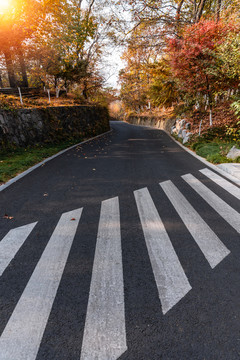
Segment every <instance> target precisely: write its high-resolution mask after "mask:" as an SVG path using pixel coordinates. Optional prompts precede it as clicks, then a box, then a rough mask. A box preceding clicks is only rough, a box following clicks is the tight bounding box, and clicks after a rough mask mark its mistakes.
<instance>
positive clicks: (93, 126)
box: [0, 106, 110, 147]
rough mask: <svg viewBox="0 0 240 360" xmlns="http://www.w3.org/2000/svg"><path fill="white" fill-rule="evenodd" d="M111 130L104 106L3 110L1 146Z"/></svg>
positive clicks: (74, 137)
mask: <svg viewBox="0 0 240 360" xmlns="http://www.w3.org/2000/svg"><path fill="white" fill-rule="evenodd" d="M109 129H110V127H109V114H108V110H107V108H105V107H102V106H64V107H63V106H62V107H48V108H38V109H20V110H0V147H7V146H9V145H17V146H23V147H24V146H28V145H34V144H36V143H38V144H41V143H57V142H60V141H64V140H72V139H80V138H85V137H92V136H96V135H99V134H101V133H104V132H106V131H108V130H109Z"/></svg>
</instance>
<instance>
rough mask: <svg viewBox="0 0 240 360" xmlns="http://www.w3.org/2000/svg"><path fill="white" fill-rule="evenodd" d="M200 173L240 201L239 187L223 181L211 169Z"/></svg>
mask: <svg viewBox="0 0 240 360" xmlns="http://www.w3.org/2000/svg"><path fill="white" fill-rule="evenodd" d="M199 171H200V172H201V173H202V174H204V175H205V176H207V177H208V178H209V179H210V180H212V181H214V182H215V183H216V184H218V185H219V186H221V187H222V188H223V189H225V190H226V191H228V192H229V193H230V194H232V195H233V196H235V197H236V198H237V199H239V200H240V188H239V187H238V186H236V185H233V184H231V183H230V182H229V181H227V180H225V179H223V178H222V177H221V176H219V175H217V174H216V173H215V172H213V171H211V170H209V169H202V170H199Z"/></svg>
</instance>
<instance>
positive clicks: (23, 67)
mask: <svg viewBox="0 0 240 360" xmlns="http://www.w3.org/2000/svg"><path fill="white" fill-rule="evenodd" d="M17 54H18V58H19V63H20V68H21V73H22V84H21V85H22V87H26V88H28V78H27V70H26V64H25V60H24V56H23V51H22V46H21V44H19V45H18V47H17Z"/></svg>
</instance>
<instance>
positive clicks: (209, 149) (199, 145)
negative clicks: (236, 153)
mask: <svg viewBox="0 0 240 360" xmlns="http://www.w3.org/2000/svg"><path fill="white" fill-rule="evenodd" d="M234 145H235V146H237V144H236V143H234V142H224V141H217V140H216V141H211V142H196V143H193V144H191V145H190V146H189V147H190V148H191V149H192V150H194V151H195V152H196V154H197V155H199V156H202V157H203V158H205V159H206V160H207V161H209V162H211V163H213V164H222V163H233V162H234V163H240V157H238V158H237V159H235V160H232V159H228V158H227V154H228V152H229V150H230V149H231V148H232V147H233V146H234ZM237 147H238V146H237Z"/></svg>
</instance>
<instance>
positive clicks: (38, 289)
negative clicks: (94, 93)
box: [0, 122, 240, 360]
mask: <svg viewBox="0 0 240 360" xmlns="http://www.w3.org/2000/svg"><path fill="white" fill-rule="evenodd" d="M111 125H112V129H113V131H112V132H111V133H109V134H106V135H104V136H102V137H100V138H97V139H95V140H92V141H90V142H87V143H85V144H83V145H80V146H77V147H76V148H74V149H72V150H69V151H67V152H66V153H64V154H62V155H60V156H58V157H57V158H55V159H53V160H51V161H49V162H47V163H46V164H45V165H44V166H41V167H39V168H38V169H36V170H34V171H33V172H31V173H29V174H28V175H27V176H25V177H23V178H22V179H20V180H19V181H17V182H16V183H14V184H12V185H11V186H9V187H8V188H6V189H5V190H4V191H2V192H1V193H0V204H1V206H0V212H1V214H0V215H1V217H0V240H1V241H0V319H1V321H0V333H1V337H0V360H34V359H37V360H55V359H56V360H63V359H64V360H65V359H66V360H80V359H81V360H115V359H119V360H160V359H163V360H170V359H171V360H190V359H193V360H221V359H222V360H226V359H229V360H235V359H236V360H237V359H239V358H240V236H239V233H240V203H239V199H240V188H239V187H237V186H236V185H235V184H233V183H231V182H230V181H229V180H227V179H224V178H223V177H222V176H219V174H217V173H215V172H214V171H213V170H212V169H207V167H206V166H205V165H204V164H203V163H202V162H200V161H199V160H197V159H196V158H194V157H192V156H191V155H190V154H189V153H187V152H186V151H184V150H183V149H182V148H181V147H179V146H178V145H177V144H176V143H175V142H174V141H173V140H172V139H171V138H170V137H169V136H168V135H167V134H165V133H164V132H162V131H160V130H155V129H150V128H145V127H138V126H133V125H129V124H125V123H122V122H112V124H111ZM4 214H8V215H9V216H10V217H13V219H4V218H3V216H4Z"/></svg>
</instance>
